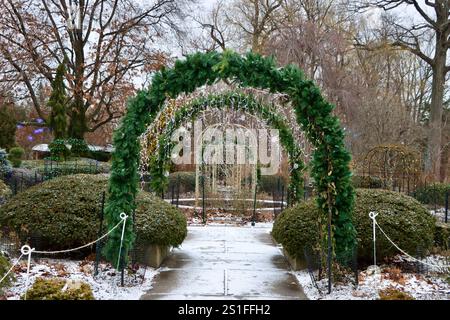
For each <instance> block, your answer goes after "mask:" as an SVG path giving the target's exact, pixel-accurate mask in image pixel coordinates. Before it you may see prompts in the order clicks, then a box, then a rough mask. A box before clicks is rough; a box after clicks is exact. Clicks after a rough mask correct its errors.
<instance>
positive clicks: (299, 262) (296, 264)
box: [283, 248, 308, 271]
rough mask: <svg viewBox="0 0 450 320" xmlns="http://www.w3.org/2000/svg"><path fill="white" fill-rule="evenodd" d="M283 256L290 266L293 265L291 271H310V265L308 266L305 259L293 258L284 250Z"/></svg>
mask: <svg viewBox="0 0 450 320" xmlns="http://www.w3.org/2000/svg"><path fill="white" fill-rule="evenodd" d="M283 254H284V256H285V257H286V260H287V261H288V262H289V264H290V265H291V269H292V270H294V271H300V270H305V269H308V265H307V264H306V261H305V260H304V259H299V258H293V257H291V256H290V255H289V253H287V251H286V250H284V248H283Z"/></svg>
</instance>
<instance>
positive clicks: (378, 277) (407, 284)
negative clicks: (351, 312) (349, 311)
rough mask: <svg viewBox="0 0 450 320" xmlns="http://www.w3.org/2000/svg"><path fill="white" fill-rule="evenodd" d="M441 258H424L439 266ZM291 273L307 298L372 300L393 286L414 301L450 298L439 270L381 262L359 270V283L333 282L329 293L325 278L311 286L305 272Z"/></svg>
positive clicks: (402, 258) (446, 279) (449, 285)
mask: <svg viewBox="0 0 450 320" xmlns="http://www.w3.org/2000/svg"><path fill="white" fill-rule="evenodd" d="M395 260H396V261H397V262H401V261H408V258H407V257H405V256H400V255H399V256H397V257H396V259H395ZM444 260H445V259H444V258H443V257H440V256H433V257H429V258H428V259H427V262H429V263H432V264H439V265H443V261H444ZM293 274H294V275H295V276H296V277H297V280H298V282H299V283H300V285H301V286H302V287H303V290H304V292H305V294H306V295H307V296H308V298H309V299H311V300H376V299H379V297H380V296H379V291H380V290H383V289H387V288H395V289H397V290H400V291H403V292H405V293H407V294H409V295H411V296H412V297H413V298H414V299H416V300H450V283H449V277H450V274H449V273H445V272H442V269H441V270H429V273H427V274H425V275H423V274H415V273H402V272H401V271H400V269H398V268H396V267H394V266H387V265H383V266H381V267H380V268H379V272H372V271H371V270H365V271H361V272H359V284H358V286H357V287H356V286H355V285H354V284H353V283H351V282H348V283H342V284H333V286H332V290H331V294H327V292H328V290H327V284H328V279H326V278H325V279H322V280H320V281H318V282H317V287H318V288H319V289H317V288H316V286H314V284H313V281H312V279H311V276H310V274H309V273H308V272H307V271H296V272H293Z"/></svg>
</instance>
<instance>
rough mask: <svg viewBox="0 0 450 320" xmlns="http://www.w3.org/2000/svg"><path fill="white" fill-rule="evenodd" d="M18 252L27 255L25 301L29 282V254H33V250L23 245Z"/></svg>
mask: <svg viewBox="0 0 450 320" xmlns="http://www.w3.org/2000/svg"><path fill="white" fill-rule="evenodd" d="M20 251H21V252H22V254H23V255H28V261H27V280H26V282H25V299H24V300H27V292H28V286H29V282H30V266H31V253H33V251H34V248H31V247H30V246H29V245H24V246H23V247H22V248H21V249H20Z"/></svg>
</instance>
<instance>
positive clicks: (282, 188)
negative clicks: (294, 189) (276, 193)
mask: <svg viewBox="0 0 450 320" xmlns="http://www.w3.org/2000/svg"><path fill="white" fill-rule="evenodd" d="M283 210H284V184H283V185H282V186H281V211H280V213H281V212H283Z"/></svg>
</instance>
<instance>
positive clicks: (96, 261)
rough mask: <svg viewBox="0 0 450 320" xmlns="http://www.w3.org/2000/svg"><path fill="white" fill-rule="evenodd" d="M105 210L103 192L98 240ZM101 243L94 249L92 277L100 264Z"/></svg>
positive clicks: (96, 273)
mask: <svg viewBox="0 0 450 320" xmlns="http://www.w3.org/2000/svg"><path fill="white" fill-rule="evenodd" d="M104 209H105V192H103V193H102V205H101V210H100V228H99V229H98V237H99V238H100V237H101V236H102V232H103V230H102V229H103V214H104ZM100 242H101V241H97V243H96V247H95V267H94V268H95V270H94V276H96V275H98V264H99V262H100V255H101V253H100V251H101V243H100Z"/></svg>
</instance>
